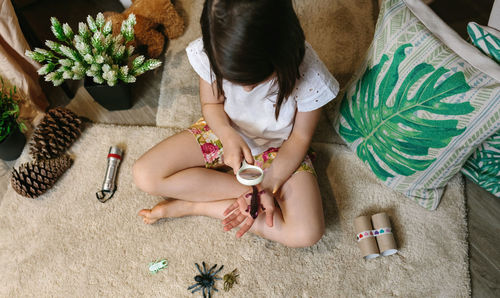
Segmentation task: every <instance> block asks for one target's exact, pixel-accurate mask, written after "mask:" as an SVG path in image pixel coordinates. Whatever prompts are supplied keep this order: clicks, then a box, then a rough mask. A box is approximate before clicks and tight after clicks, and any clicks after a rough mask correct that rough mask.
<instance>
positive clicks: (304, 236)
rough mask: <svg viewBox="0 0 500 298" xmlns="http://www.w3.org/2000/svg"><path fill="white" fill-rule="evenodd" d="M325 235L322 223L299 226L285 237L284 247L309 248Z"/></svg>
mask: <svg viewBox="0 0 500 298" xmlns="http://www.w3.org/2000/svg"><path fill="white" fill-rule="evenodd" d="M324 234H325V225H324V223H323V222H322V221H321V222H318V223H315V224H306V225H301V226H300V227H296V228H294V229H291V231H290V233H289V236H290V237H287V241H286V243H284V244H285V245H286V246H289V247H310V246H313V245H314V244H316V243H317V242H318V241H319V240H320V239H321V238H322V237H323V235H324Z"/></svg>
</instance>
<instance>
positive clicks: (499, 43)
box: [467, 22, 500, 63]
mask: <svg viewBox="0 0 500 298" xmlns="http://www.w3.org/2000/svg"><path fill="white" fill-rule="evenodd" d="M467 33H468V34H469V37H470V40H471V42H472V44H473V45H474V46H476V47H477V48H478V49H480V50H481V52H483V53H485V54H486V55H488V56H490V57H491V58H492V59H493V60H495V61H496V62H497V63H500V32H499V31H498V30H495V29H493V28H491V27H486V26H481V25H478V24H477V23H475V22H470V23H469V24H467Z"/></svg>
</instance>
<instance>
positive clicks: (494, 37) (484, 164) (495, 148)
mask: <svg viewBox="0 0 500 298" xmlns="http://www.w3.org/2000/svg"><path fill="white" fill-rule="evenodd" d="M467 32H468V33H469V37H470V40H471V42H472V44H473V45H474V46H476V47H477V48H478V49H480V50H481V51H482V52H483V53H485V54H486V55H488V56H490V57H491V58H492V59H493V60H495V61H496V62H497V63H500V32H499V31H497V30H495V29H493V28H490V27H485V26H481V25H478V24H477V23H474V22H470V23H469V24H468V25H467ZM462 173H463V174H465V175H466V176H467V177H469V178H470V179H471V180H472V181H474V182H476V183H477V184H478V185H479V186H481V187H482V188H484V189H486V190H487V191H489V192H491V193H492V194H493V195H495V196H497V197H500V131H498V132H497V133H495V134H494V135H493V136H492V137H490V138H488V139H486V140H485V141H484V142H483V143H482V144H481V145H480V146H479V148H477V150H476V151H475V152H474V154H472V156H471V157H469V159H468V160H467V162H466V163H465V164H464V167H463V168H462Z"/></svg>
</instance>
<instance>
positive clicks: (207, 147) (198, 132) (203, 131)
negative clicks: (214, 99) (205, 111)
mask: <svg viewBox="0 0 500 298" xmlns="http://www.w3.org/2000/svg"><path fill="white" fill-rule="evenodd" d="M188 130H189V131H190V132H191V133H192V134H193V135H194V136H195V138H196V141H197V142H198V144H200V147H201V152H202V153H203V157H204V158H205V167H207V168H213V169H217V168H222V167H224V166H225V164H224V161H223V152H224V149H223V148H222V143H221V141H220V139H219V138H218V137H217V136H216V135H215V133H214V132H213V131H212V130H211V129H210V127H208V125H207V123H206V122H205V119H203V118H200V119H199V120H198V121H197V122H196V123H195V124H193V125H191V126H190V127H189V128H188ZM278 150H279V148H269V149H267V150H266V151H264V152H262V153H261V154H259V155H256V156H254V161H255V163H254V165H256V166H258V167H260V168H261V169H263V170H265V169H267V168H269V166H271V163H272V162H273V160H274V159H275V158H276V155H277V153H278ZM315 155H316V153H315V152H313V151H312V150H309V152H308V153H307V154H306V157H305V158H304V160H303V161H302V163H301V164H300V166H299V167H298V169H297V170H296V171H295V173H297V172H300V171H306V172H309V173H311V174H313V175H314V176H316V172H315V171H314V167H313V164H312V160H313V159H314V157H315Z"/></svg>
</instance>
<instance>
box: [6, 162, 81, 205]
mask: <svg viewBox="0 0 500 298" xmlns="http://www.w3.org/2000/svg"><path fill="white" fill-rule="evenodd" d="M72 162H73V160H72V159H71V158H70V157H69V156H68V155H66V154H65V155H63V156H61V157H58V158H55V159H48V160H41V161H32V162H28V163H24V164H22V165H21V166H20V167H19V171H17V170H16V169H13V171H12V176H11V179H10V183H11V185H12V188H14V190H15V191H16V192H17V193H18V194H20V195H22V196H25V197H27V198H32V199H34V198H36V197H38V196H40V195H41V194H43V193H44V192H46V191H47V190H48V189H50V188H51V187H52V186H53V185H54V184H55V183H56V181H57V179H59V177H61V175H62V174H63V173H64V172H65V171H66V170H67V169H68V168H69V167H70V166H71V163H72Z"/></svg>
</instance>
